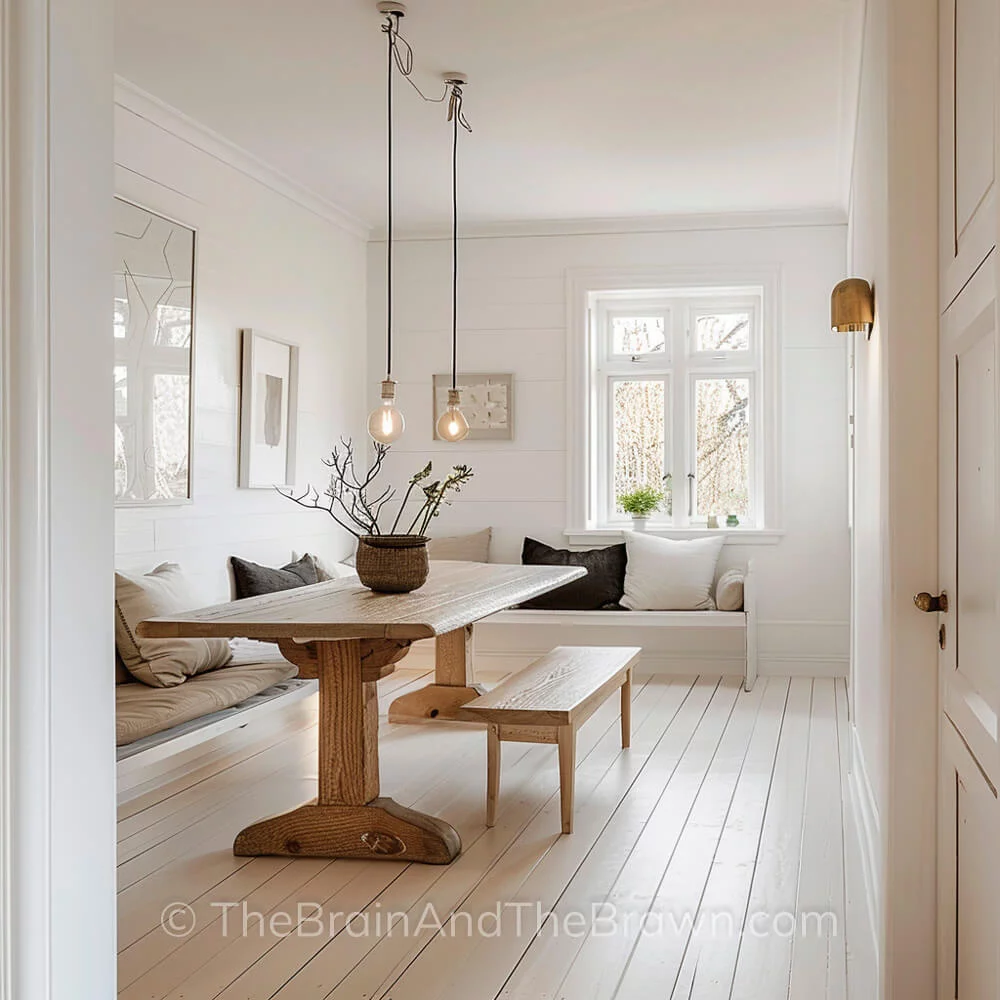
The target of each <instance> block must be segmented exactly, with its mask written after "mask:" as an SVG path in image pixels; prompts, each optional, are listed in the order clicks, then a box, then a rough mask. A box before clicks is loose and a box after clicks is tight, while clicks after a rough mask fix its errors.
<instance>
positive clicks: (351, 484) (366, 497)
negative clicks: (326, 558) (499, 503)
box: [278, 438, 472, 538]
mask: <svg viewBox="0 0 1000 1000" xmlns="http://www.w3.org/2000/svg"><path fill="white" fill-rule="evenodd" d="M388 453H389V445H387V444H380V443H378V442H376V443H375V456H374V458H373V459H372V463H371V465H370V466H369V467H368V469H367V470H366V471H365V472H363V473H359V471H358V469H357V466H356V465H355V461H354V444H353V442H352V441H351V439H350V438H346V439H345V438H341V439H340V445H339V446H337V447H335V448H334V449H333V452H332V454H331V455H330V457H329V458H325V459H323V464H324V465H325V466H326V467H327V468H329V469H331V470H332V472H331V473H330V485H329V486H327V488H326V490H324V491H323V493H320V492H319V490H317V489H316V488H315V487H314V486H307V487H306V491H305V492H304V493H303V494H301V495H300V496H296V495H295V493H294V491H292V490H289V491H288V492H285V491H284V490H281V489H279V490H278V492H279V493H280V494H281V495H282V496H283V497H287V498H288V499H289V500H291V501H293V502H294V503H297V504H298V505H299V506H300V507H308V508H310V509H312V510H322V511H325V512H326V513H327V514H329V515H330V516H331V517H332V518H333V519H334V520H335V521H336V522H337V524H339V525H340V526H341V527H342V528H344V529H345V530H347V531H349V532H350V533H351V534H352V535H354V536H356V537H358V538H361V537H363V536H365V535H383V534H385V535H425V534H426V533H427V529H428V527H429V526H430V523H431V521H432V520H433V519H434V518H435V517H437V516H438V515H439V514H440V513H441V508H442V506H447V505H449V504H450V503H451V501H450V500H449V499H448V496H449V494H451V493H459V492H461V489H462V487H463V486H464V485H465V484H466V483H468V482H469V480H470V479H472V469H470V468H469V467H468V466H467V465H456V466H454V467H453V468H452V470H451V471H450V472H449V473H448V475H447V476H445V478H444V479H435V480H433V481H432V482H428V480H430V478H431V473H432V471H433V469H432V463H431V462H428V463H427V464H426V465H425V466H424V467H423V468H422V469H421V470H420V471H419V472H415V473H414V474H413V475H412V476H411V477H410V479H409V482H408V484H407V489H406V492H405V494H404V495H403V500H402V503H400V504H399V506H398V507H397V508H396V515H395V517H394V518H393V520H392V523H391V526H390V527H389V530H388V531H385V532H383V531H382V529H381V527H380V525H379V519H380V518H381V517H382V515H383V513H385V514H386V519H387V518H388V514H389V513H390V512H391V510H392V505H393V501H394V500H395V498H396V495H397V494H396V490H395V489H394V488H393V487H392V486H387V487H386V488H385V489H383V490H381V491H380V492H379V491H378V488H377V487H376V485H375V480H376V479H377V478H378V475H379V473H380V472H381V471H382V466H383V464H384V462H385V457H386V455H387V454H388ZM419 499H422V500H423V502H422V503H421V504H420V507H419V508H417V511H416V514H414V515H413V517H412V518H410V517H409V512H408V509H407V508H411V503H410V502H411V500H419ZM411 509H412V508H411ZM407 519H409V524H408V526H407V527H405V528H404V527H401V526H402V525H404V524H406V521H407Z"/></svg>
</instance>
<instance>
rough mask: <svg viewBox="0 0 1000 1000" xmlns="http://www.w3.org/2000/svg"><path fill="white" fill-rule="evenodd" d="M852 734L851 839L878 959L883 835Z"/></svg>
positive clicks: (853, 732) (861, 755)
mask: <svg viewBox="0 0 1000 1000" xmlns="http://www.w3.org/2000/svg"><path fill="white" fill-rule="evenodd" d="M850 731H851V765H850V773H849V774H848V779H847V783H848V788H849V789H850V796H849V801H848V806H849V819H850V820H851V822H849V823H848V827H849V829H848V830H847V831H846V833H847V834H848V836H850V835H854V836H855V837H856V838H857V846H858V849H859V855H860V864H861V877H862V880H863V884H864V893H865V911H866V914H867V918H868V928H867V930H868V933H869V935H870V937H871V945H872V948H873V954H874V955H875V956H876V960H877V958H878V955H879V951H880V949H879V938H880V934H879V928H880V927H881V922H882V916H881V914H882V906H881V885H882V850H881V844H882V836H881V828H880V821H879V811H878V804H877V803H876V801H875V795H874V792H873V791H872V786H871V781H870V780H869V778H868V770H867V767H866V766H865V758H864V753H863V751H862V749H861V743H860V742H859V739H858V731H857V728H856V727H855V726H854V725H853V724H852V725H851V727H850Z"/></svg>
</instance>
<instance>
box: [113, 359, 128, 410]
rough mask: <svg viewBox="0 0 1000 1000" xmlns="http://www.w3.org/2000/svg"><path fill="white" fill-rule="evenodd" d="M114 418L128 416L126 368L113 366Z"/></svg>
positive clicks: (125, 366)
mask: <svg viewBox="0 0 1000 1000" xmlns="http://www.w3.org/2000/svg"><path fill="white" fill-rule="evenodd" d="M115 416H116V417H127V416H128V366H127V365H115Z"/></svg>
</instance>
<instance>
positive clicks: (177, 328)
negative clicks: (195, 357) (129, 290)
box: [153, 290, 191, 348]
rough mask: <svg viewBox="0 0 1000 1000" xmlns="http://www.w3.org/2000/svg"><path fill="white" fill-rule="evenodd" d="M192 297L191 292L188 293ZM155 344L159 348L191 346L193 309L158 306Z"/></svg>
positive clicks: (188, 307)
mask: <svg viewBox="0 0 1000 1000" xmlns="http://www.w3.org/2000/svg"><path fill="white" fill-rule="evenodd" d="M186 294H187V295H188V296H190V294H191V293H190V290H188V292H187V293H186ZM153 342H154V343H155V344H156V345H157V346H158V347H188V348H189V347H190V346H191V307H190V306H183V305H181V306H174V305H158V306H157V307H156V333H155V334H154V336H153Z"/></svg>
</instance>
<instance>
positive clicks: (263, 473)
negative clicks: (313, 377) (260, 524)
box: [239, 329, 299, 490]
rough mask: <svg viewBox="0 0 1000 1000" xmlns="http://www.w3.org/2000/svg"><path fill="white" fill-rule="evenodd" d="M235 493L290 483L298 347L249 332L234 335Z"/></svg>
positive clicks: (252, 331) (294, 440)
mask: <svg viewBox="0 0 1000 1000" xmlns="http://www.w3.org/2000/svg"><path fill="white" fill-rule="evenodd" d="M240 336H241V338H242V353H243V363H242V372H243V374H242V379H241V382H240V453H239V485H240V488H241V489H250V490H261V489H274V488H275V487H276V486H280V487H288V486H291V485H292V484H293V483H294V482H295V449H296V442H297V431H298V427H297V424H298V400H299V349H298V347H297V346H296V345H295V344H289V343H286V342H285V341H283V340H276V339H275V338H274V337H267V336H264V335H263V334H261V333H257V332H256V331H255V330H252V329H245V330H241V331H240Z"/></svg>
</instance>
